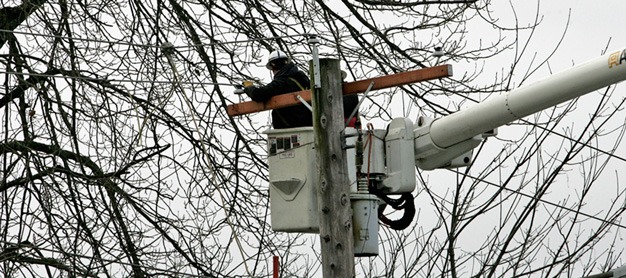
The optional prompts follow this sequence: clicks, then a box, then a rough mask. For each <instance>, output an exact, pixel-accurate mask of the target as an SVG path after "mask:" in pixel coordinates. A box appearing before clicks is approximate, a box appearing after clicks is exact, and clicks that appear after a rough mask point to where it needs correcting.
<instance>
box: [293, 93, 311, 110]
mask: <svg viewBox="0 0 626 278" xmlns="http://www.w3.org/2000/svg"><path fill="white" fill-rule="evenodd" d="M296 98H297V99H298V100H299V101H300V102H302V104H304V106H306V108H309V110H311V112H313V107H311V105H309V103H308V102H306V100H304V99H303V98H302V97H301V96H300V95H297V96H296Z"/></svg>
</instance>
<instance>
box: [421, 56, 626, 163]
mask: <svg viewBox="0 0 626 278" xmlns="http://www.w3.org/2000/svg"><path fill="white" fill-rule="evenodd" d="M624 79H626V49H624V50H621V51H615V52H611V53H610V54H606V55H603V56H601V57H598V58H596V59H593V60H590V61H588V62H586V63H583V64H580V65H578V66H576V67H573V68H571V69H568V70H565V71H562V72H560V73H556V74H554V75H552V76H549V77H547V78H545V79H543V80H540V81H537V82H535V83H532V84H529V85H526V86H522V87H520V88H518V89H515V90H512V91H509V92H506V93H504V94H502V95H499V96H497V97H495V98H491V99H489V100H487V101H485V102H482V103H479V104H477V105H475V106H473V107H471V108H469V109H466V110H461V111H459V112H457V113H454V114H451V115H448V116H445V117H442V118H439V119H435V120H431V119H426V118H422V119H420V120H419V121H418V123H417V126H418V127H417V128H416V129H415V130H414V138H415V140H414V144H415V163H416V166H417V167H418V168H420V169H423V170H430V169H435V168H441V167H453V166H455V164H454V163H452V162H453V161H452V159H454V158H458V157H460V158H462V160H464V161H465V162H467V163H469V161H467V159H466V158H468V157H467V156H464V155H463V154H465V153H468V152H470V151H471V149H473V148H474V147H476V146H477V145H478V144H479V143H480V142H481V140H482V138H483V137H486V136H489V135H493V134H494V133H495V129H496V128H497V127H499V126H502V125H505V124H508V123H510V122H512V121H514V120H517V119H521V118H524V117H526V116H529V115H531V114H533V113H536V112H539V111H542V110H544V109H546V108H549V107H552V106H555V105H557V104H560V103H563V102H565V101H568V100H572V99H574V98H576V97H579V96H582V95H585V94H587V93H590V92H592V91H595V90H597V89H600V88H603V87H606V86H609V85H611V84H614V83H617V82H620V81H622V80H624ZM469 159H471V155H470V156H469Z"/></svg>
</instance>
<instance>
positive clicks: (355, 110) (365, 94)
mask: <svg viewBox="0 0 626 278" xmlns="http://www.w3.org/2000/svg"><path fill="white" fill-rule="evenodd" d="M372 87H374V81H372V82H371V83H370V85H369V86H367V90H365V92H363V97H362V98H361V100H359V103H357V105H356V107H354V110H352V113H350V117H348V119H346V126H347V125H348V123H349V122H350V120H352V117H354V115H355V114H356V112H357V111H359V107H361V103H363V101H364V100H365V98H366V97H367V94H368V93H369V92H370V90H372Z"/></svg>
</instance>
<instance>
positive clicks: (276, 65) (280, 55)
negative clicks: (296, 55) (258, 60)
mask: <svg viewBox="0 0 626 278" xmlns="http://www.w3.org/2000/svg"><path fill="white" fill-rule="evenodd" d="M290 61H291V59H289V56H287V53H285V52H284V51H282V50H274V51H272V53H270V57H269V58H267V64H265V67H266V68H268V69H280V68H282V67H283V66H284V65H286V64H288V63H289V62H290Z"/></svg>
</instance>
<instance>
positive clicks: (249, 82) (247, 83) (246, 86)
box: [243, 80, 254, 88]
mask: <svg viewBox="0 0 626 278" xmlns="http://www.w3.org/2000/svg"><path fill="white" fill-rule="evenodd" d="M253 84H254V82H252V81H251V80H244V81H243V87H244V88H248V87H250V86H252V85H253Z"/></svg>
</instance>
